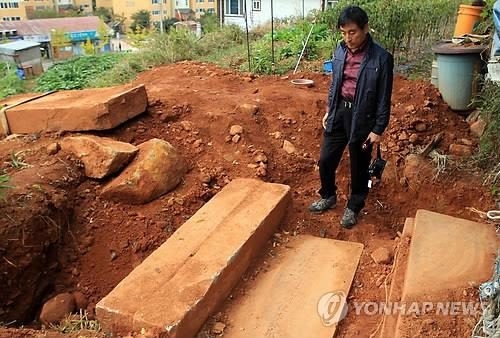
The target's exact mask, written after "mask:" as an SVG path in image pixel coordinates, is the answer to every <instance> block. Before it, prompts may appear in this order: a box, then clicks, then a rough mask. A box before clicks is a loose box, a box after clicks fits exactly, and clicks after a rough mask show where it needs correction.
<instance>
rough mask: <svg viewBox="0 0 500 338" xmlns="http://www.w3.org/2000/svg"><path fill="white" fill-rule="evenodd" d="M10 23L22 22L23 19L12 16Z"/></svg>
mask: <svg viewBox="0 0 500 338" xmlns="http://www.w3.org/2000/svg"><path fill="white" fill-rule="evenodd" d="M10 21H21V17H20V16H11V17H10Z"/></svg>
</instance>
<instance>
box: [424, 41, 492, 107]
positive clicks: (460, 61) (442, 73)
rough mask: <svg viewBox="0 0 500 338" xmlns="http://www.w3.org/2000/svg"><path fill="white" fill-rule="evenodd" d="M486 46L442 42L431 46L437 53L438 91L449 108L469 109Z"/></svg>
mask: <svg viewBox="0 0 500 338" xmlns="http://www.w3.org/2000/svg"><path fill="white" fill-rule="evenodd" d="M485 48H486V46H474V47H457V46H454V45H453V44H444V45H441V46H438V47H436V48H433V51H434V53H436V54H437V63H438V83H439V91H440V92H441V94H442V95H443V99H444V100H445V101H446V103H448V105H449V106H450V108H451V109H453V110H456V111H464V110H469V109H471V108H472V107H471V106H470V104H471V102H472V97H473V96H474V95H475V94H476V91H477V77H478V74H479V68H480V66H481V56H480V53H482V52H483V51H484V50H485Z"/></svg>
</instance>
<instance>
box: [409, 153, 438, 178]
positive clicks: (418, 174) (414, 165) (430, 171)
mask: <svg viewBox="0 0 500 338" xmlns="http://www.w3.org/2000/svg"><path fill="white" fill-rule="evenodd" d="M435 169H436V168H435V165H434V164H433V163H432V162H431V161H429V160H427V159H425V158H424V157H422V156H420V155H416V154H411V155H408V156H407V157H406V159H405V168H404V173H403V174H404V177H406V178H407V179H408V180H410V181H413V182H415V181H419V180H424V179H428V178H432V177H433V176H434V172H435Z"/></svg>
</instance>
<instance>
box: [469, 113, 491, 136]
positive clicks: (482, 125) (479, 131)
mask: <svg viewBox="0 0 500 338" xmlns="http://www.w3.org/2000/svg"><path fill="white" fill-rule="evenodd" d="M486 126H487V123H486V121H485V120H483V119H482V118H481V117H479V118H478V120H477V121H476V122H474V123H472V124H471V126H470V131H471V133H472V134H474V135H475V136H476V137H482V136H483V134H484V131H485V130H486Z"/></svg>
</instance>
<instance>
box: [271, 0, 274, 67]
mask: <svg viewBox="0 0 500 338" xmlns="http://www.w3.org/2000/svg"><path fill="white" fill-rule="evenodd" d="M271 55H272V64H271V69H272V73H273V74H274V5H273V0H271Z"/></svg>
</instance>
